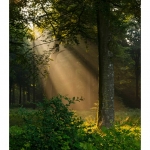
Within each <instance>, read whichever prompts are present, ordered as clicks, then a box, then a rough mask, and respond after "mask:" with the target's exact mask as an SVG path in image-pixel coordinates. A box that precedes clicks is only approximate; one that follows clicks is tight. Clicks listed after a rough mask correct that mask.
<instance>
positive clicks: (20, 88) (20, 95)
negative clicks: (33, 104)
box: [19, 85, 21, 104]
mask: <svg viewBox="0 0 150 150" xmlns="http://www.w3.org/2000/svg"><path fill="white" fill-rule="evenodd" d="M19 104H21V85H19Z"/></svg>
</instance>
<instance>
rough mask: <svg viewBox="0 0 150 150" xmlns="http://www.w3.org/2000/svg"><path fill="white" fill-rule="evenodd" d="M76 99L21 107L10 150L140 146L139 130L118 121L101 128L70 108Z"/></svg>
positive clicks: (107, 149) (97, 149) (94, 149)
mask: <svg viewBox="0 0 150 150" xmlns="http://www.w3.org/2000/svg"><path fill="white" fill-rule="evenodd" d="M62 101H63V102H62ZM75 101H80V99H79V98H77V99H75V98H73V99H69V98H67V97H64V96H58V97H54V98H52V99H50V100H47V99H44V101H43V102H42V103H39V104H38V106H37V110H34V111H27V109H23V108H21V109H20V110H19V111H18V113H16V116H20V117H19V119H20V118H22V120H21V119H20V120H21V121H22V124H21V125H20V124H19V125H20V126H11V127H10V150H33V149H36V150H100V149H103V150H133V149H134V150H140V131H139V130H136V129H135V130H134V131H133V130H132V131H131V130H130V129H128V128H126V129H124V128H122V127H121V126H119V125H118V126H114V127H112V128H111V129H105V128H102V130H99V129H97V128H96V124H95V123H94V122H93V123H92V122H90V123H89V124H88V123H85V122H83V120H82V119H81V118H80V117H78V116H76V115H75V113H74V112H73V111H70V110H69V106H70V105H71V104H72V103H74V102H75Z"/></svg>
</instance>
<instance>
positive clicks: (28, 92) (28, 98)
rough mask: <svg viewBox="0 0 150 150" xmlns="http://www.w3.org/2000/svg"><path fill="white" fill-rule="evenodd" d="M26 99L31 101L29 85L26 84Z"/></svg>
mask: <svg viewBox="0 0 150 150" xmlns="http://www.w3.org/2000/svg"><path fill="white" fill-rule="evenodd" d="M27 101H29V102H30V101H31V100H30V85H28V86H27Z"/></svg>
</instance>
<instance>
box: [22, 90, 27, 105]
mask: <svg viewBox="0 0 150 150" xmlns="http://www.w3.org/2000/svg"><path fill="white" fill-rule="evenodd" d="M25 97H26V96H25V87H23V90H22V100H23V105H24V104H25Z"/></svg>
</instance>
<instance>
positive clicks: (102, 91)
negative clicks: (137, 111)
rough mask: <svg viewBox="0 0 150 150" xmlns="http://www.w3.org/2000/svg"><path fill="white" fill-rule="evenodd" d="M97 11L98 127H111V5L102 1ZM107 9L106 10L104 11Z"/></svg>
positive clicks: (112, 111)
mask: <svg viewBox="0 0 150 150" xmlns="http://www.w3.org/2000/svg"><path fill="white" fill-rule="evenodd" d="M98 6H100V7H99V8H98V10H97V29H98V53H99V58H98V59H99V108H98V120H97V121H98V122H97V125H98V127H101V126H105V127H107V128H109V127H111V126H112V125H113V122H114V70H113V63H112V61H111V59H112V52H110V51H109V46H108V44H109V14H107V17H106V14H105V12H104V11H107V13H108V12H109V4H108V3H107V2H105V1H100V4H99V5H98ZM104 9H105V10H104Z"/></svg>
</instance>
